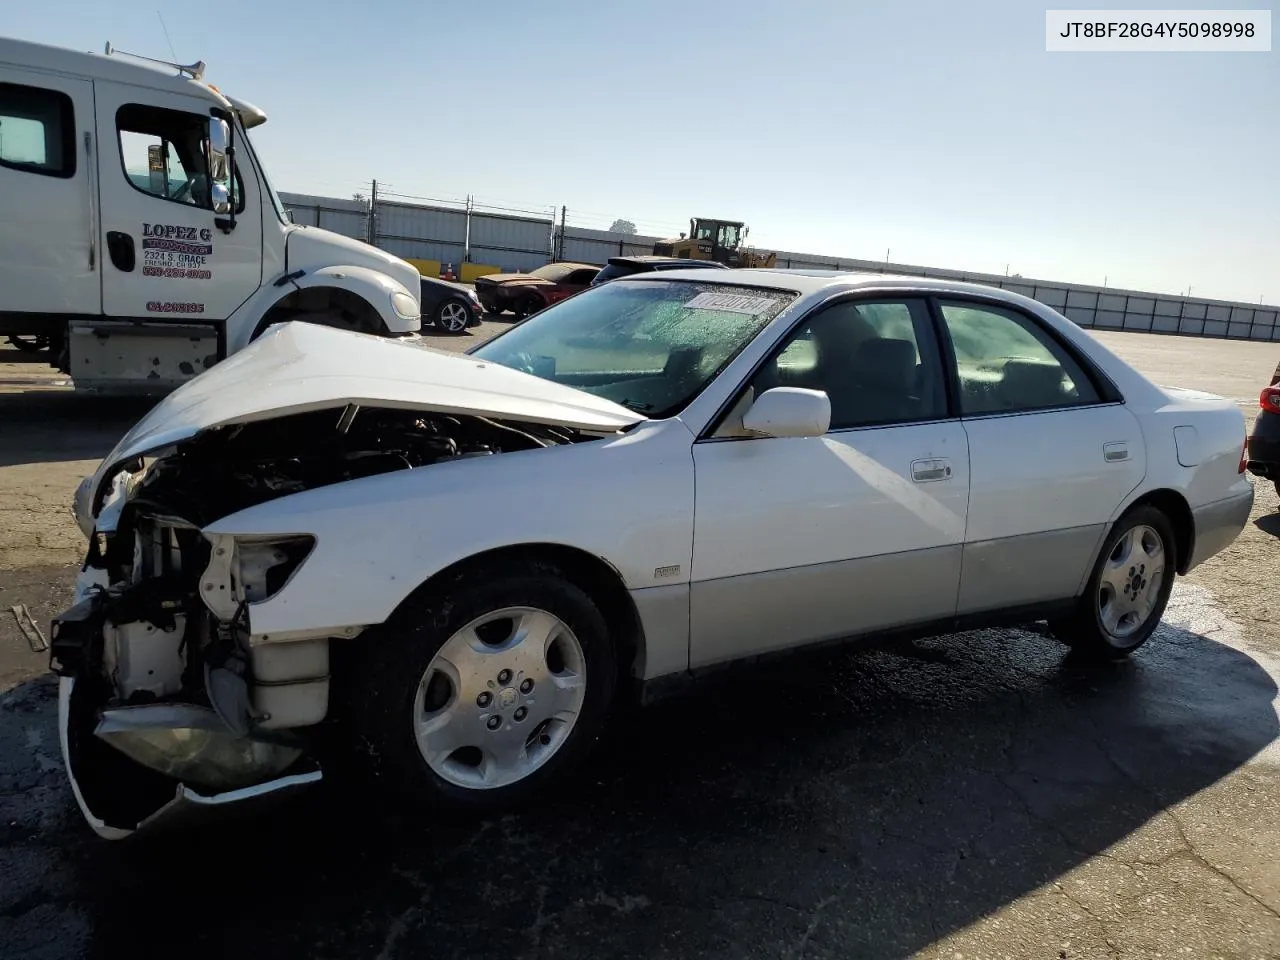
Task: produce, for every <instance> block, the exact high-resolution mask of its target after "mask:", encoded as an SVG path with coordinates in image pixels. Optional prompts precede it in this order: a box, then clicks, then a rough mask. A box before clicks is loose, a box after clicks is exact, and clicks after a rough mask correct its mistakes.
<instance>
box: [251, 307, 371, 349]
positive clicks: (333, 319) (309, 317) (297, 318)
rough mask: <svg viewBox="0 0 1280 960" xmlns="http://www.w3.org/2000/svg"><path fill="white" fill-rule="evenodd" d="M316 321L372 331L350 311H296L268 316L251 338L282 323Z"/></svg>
mask: <svg viewBox="0 0 1280 960" xmlns="http://www.w3.org/2000/svg"><path fill="white" fill-rule="evenodd" d="M290 322H297V323H314V324H316V325H317V326H321V327H333V328H335V329H337V330H351V331H354V332H356V333H371V332H372V331H371V330H368V329H367V325H366V324H364V323H361V322H360V318H359V317H354V316H352V315H351V314H348V313H294V314H283V315H278V316H276V317H274V318H272V317H271V316H269V315H268V316H267V317H266V318H264V319H263V321H262V323H260V324H259V325H258V329H257V330H255V331H254V332H253V336H252V337H250V338H249V342H250V343H252V342H253V341H254V340H257V339H258V338H259V337H260V336H262V335H263V334H264V333H266V332H267V331H268V330H270V329H271V328H272V327H274V326H278V325H279V324H281V323H290Z"/></svg>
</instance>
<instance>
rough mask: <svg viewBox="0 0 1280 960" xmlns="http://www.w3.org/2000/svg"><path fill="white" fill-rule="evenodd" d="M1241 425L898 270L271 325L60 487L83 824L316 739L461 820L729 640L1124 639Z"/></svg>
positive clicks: (540, 782)
mask: <svg viewBox="0 0 1280 960" xmlns="http://www.w3.org/2000/svg"><path fill="white" fill-rule="evenodd" d="M1244 443H1245V425H1244V419H1243V416H1242V415H1241V413H1240V411H1239V410H1238V409H1237V408H1236V407H1235V406H1234V405H1233V404H1232V403H1230V402H1227V401H1225V400H1222V399H1220V398H1217V397H1212V396H1209V395H1206V394H1202V393H1195V392H1190V391H1183V390H1177V389H1172V388H1163V387H1157V386H1154V385H1152V384H1151V383H1149V382H1148V381H1147V380H1145V379H1144V378H1143V377H1142V376H1140V375H1139V374H1138V373H1136V372H1135V371H1134V370H1132V369H1131V368H1130V367H1128V366H1127V365H1126V364H1125V363H1123V362H1122V361H1121V360H1119V359H1118V358H1117V357H1116V356H1115V355H1113V354H1112V353H1111V352H1109V351H1108V350H1107V349H1106V348H1105V347H1103V346H1102V345H1101V344H1099V343H1098V342H1097V341H1095V340H1094V339H1093V338H1091V337H1090V336H1089V335H1088V334H1086V333H1085V332H1083V331H1082V330H1080V329H1079V328H1077V327H1076V326H1075V325H1073V324H1072V323H1071V322H1070V321H1068V320H1066V319H1065V318H1063V317H1062V316H1060V315H1059V314H1057V313H1055V312H1054V311H1052V310H1050V309H1049V308H1047V307H1045V306H1043V305H1042V304H1039V303H1037V302H1035V301H1032V300H1029V299H1027V298H1025V297H1021V296H1017V295H1015V294H1011V293H1007V292H1003V291H1000V290H994V289H988V288H984V287H979V286H973V285H968V284H960V283H951V282H943V281H933V280H924V279H919V278H913V277H906V278H904V277H881V276H853V275H840V274H816V273H803V272H790V271H763V270H751V271H732V272H728V271H720V270H702V271H699V270H687V271H676V272H671V273H661V274H648V275H638V276H636V277H633V278H625V279H622V280H616V281H614V282H612V283H608V284H604V285H601V286H599V287H596V288H594V289H591V290H589V291H586V292H584V293H581V294H579V295H578V296H575V297H573V298H571V299H569V300H566V301H564V302H563V303H560V304H558V305H556V306H553V307H551V308H550V309H548V310H546V311H544V312H542V313H540V314H538V315H536V316H534V317H533V318H531V319H529V320H526V321H525V322H523V323H521V324H519V325H516V326H514V327H512V328H511V330H510V331H508V332H505V333H503V334H502V335H500V336H498V337H496V338H495V339H493V340H491V341H489V342H488V343H486V344H484V345H482V346H480V347H478V348H476V349H473V350H472V351H470V353H468V354H451V353H446V352H442V351H436V350H432V349H428V348H425V347H423V346H421V345H419V344H417V343H413V342H397V341H392V340H387V339H383V338H379V337H372V336H363V335H360V334H353V333H347V332H341V331H335V330H331V329H325V328H322V327H317V326H311V325H307V324H303V323H293V324H288V325H285V326H282V327H279V328H277V329H273V330H272V331H271V332H270V333H268V334H267V335H266V336H264V337H262V338H261V339H260V340H258V341H257V342H256V343H254V344H253V345H251V346H250V347H249V348H248V349H246V350H243V351H241V352H240V353H238V354H236V355H235V356H233V357H231V358H230V359H228V360H225V361H223V362H222V363H220V364H218V365H217V366H216V367H214V368H213V369H212V370H210V371H209V372H207V373H204V374H203V375H201V376H200V377H198V378H196V379H195V380H193V381H192V382H190V383H188V384H186V385H185V386H183V387H182V388H181V389H179V390H178V391H177V392H175V393H173V394H171V395H170V396H169V397H168V398H166V399H165V400H164V401H163V402H162V403H160V404H159V405H158V406H157V407H156V408H155V409H154V410H153V411H152V412H151V413H150V414H148V415H147V416H146V417H145V418H144V419H143V420H142V421H141V422H140V423H138V425H137V426H136V427H134V429H133V430H132V431H131V432H130V433H129V434H128V435H127V436H126V437H125V438H124V439H123V440H122V441H121V442H120V444H119V445H118V446H117V448H116V449H115V450H114V451H113V452H112V453H111V454H110V455H109V456H108V457H107V458H106V460H105V461H104V462H103V464H102V465H101V467H100V468H99V469H98V471H97V472H96V473H95V474H94V475H93V476H92V477H89V478H87V479H86V481H85V483H84V484H83V485H82V487H81V490H80V492H79V494H78V495H77V502H76V511H77V516H78V518H79V520H80V522H81V526H82V528H83V529H84V530H85V532H86V534H87V535H88V536H89V542H90V546H89V551H88V555H87V557H86V559H85V563H84V567H83V571H82V573H81V575H80V579H79V584H78V591H77V601H78V602H77V604H76V606H75V607H73V608H72V609H71V610H69V611H67V612H66V613H65V614H64V615H63V616H62V617H60V618H59V619H58V620H57V621H56V622H55V627H54V633H55V636H54V638H53V644H52V646H53V652H52V663H53V666H54V669H55V670H56V671H57V673H58V674H59V675H60V677H61V678H62V679H61V710H60V722H61V728H62V729H61V733H62V744H63V753H64V757H65V760H66V764H67V768H68V771H69V773H70V776H71V779H72V783H73V785H74V787H75V793H76V797H77V799H78V801H79V803H80V806H81V809H82V810H83V812H84V814H85V816H86V818H87V819H88V820H89V822H90V823H91V824H92V825H93V827H94V828H95V829H96V830H97V831H98V832H99V833H100V834H101V835H103V836H106V837H121V836H124V835H127V834H128V833H130V832H132V831H134V830H136V829H138V828H139V827H140V826H144V825H148V824H151V823H154V822H157V821H160V820H164V819H168V818H172V817H175V816H178V815H181V814H192V813H210V812H214V811H216V810H218V809H220V808H223V807H225V806H227V805H228V804H231V803H235V802H238V801H242V800H252V799H257V798H263V797H267V796H269V795H274V794H279V793H280V792H282V791H289V790H293V789H297V788H301V787H304V786H306V785H307V784H310V783H314V782H315V781H316V780H318V779H320V778H321V776H322V771H321V769H320V766H319V762H318V760H317V757H318V756H324V755H327V754H326V753H325V752H324V750H322V747H324V746H325V745H326V744H328V745H329V746H328V749H330V750H331V749H332V743H337V744H338V745H339V746H340V745H341V744H343V743H350V744H355V743H358V744H360V745H361V749H360V750H359V752H360V753H361V754H363V755H364V756H365V757H366V759H367V760H368V764H369V765H370V766H371V767H372V773H374V774H375V775H376V776H375V778H374V779H375V781H377V782H385V783H390V784H394V785H395V792H396V793H397V794H398V795H400V796H405V797H410V798H412V800H413V802H419V801H421V802H429V803H431V804H434V805H436V806H437V808H440V809H444V808H453V809H454V810H460V811H462V812H469V811H474V812H481V813H484V812H489V811H493V810H495V809H499V808H508V807H511V806H513V805H516V804H518V803H520V802H521V801H523V800H526V799H528V798H529V797H530V796H531V795H532V794H535V793H536V792H537V791H538V790H539V789H541V788H542V787H543V786H544V784H546V782H547V781H549V780H552V779H555V778H560V777H562V776H563V775H565V774H566V773H567V771H568V769H569V768H570V767H571V766H572V765H573V764H574V763H575V762H576V761H579V760H580V759H581V758H582V756H583V754H584V753H585V752H586V750H587V748H588V747H589V746H590V744H591V743H592V741H593V740H594V739H595V738H596V736H597V733H598V731H599V730H600V727H601V724H602V722H603V721H604V719H605V717H606V715H607V714H608V713H609V711H610V709H611V708H612V707H614V706H615V705H616V704H617V703H618V702H619V700H620V699H621V698H622V697H623V695H624V693H625V694H627V695H633V694H634V691H635V689H636V688H639V689H640V691H641V692H642V693H643V691H645V690H648V691H650V692H652V691H653V690H655V689H658V688H659V687H663V688H665V687H667V686H668V683H667V681H672V680H683V679H687V678H690V677H696V675H697V674H698V673H699V672H701V671H702V670H704V669H705V668H709V667H712V666H714V665H717V664H723V663H726V662H728V661H732V660H737V659H741V658H744V657H753V656H757V655H759V654H764V653H769V652H774V651H782V650H784V649H790V648H798V647H803V646H806V645H809V644H814V643H820V642H824V641H830V640H835V639H842V638H856V637H865V636H874V635H881V634H884V633H886V632H890V631H892V632H918V633H937V632H940V631H948V630H955V629H960V628H962V627H968V626H972V625H977V624H984V623H991V622H995V621H999V622H1006V623H1007V622H1019V621H1031V620H1037V619H1047V620H1048V621H1049V624H1050V626H1051V627H1052V630H1053V632H1054V633H1055V634H1056V636H1057V637H1058V638H1059V639H1060V640H1062V641H1063V642H1064V643H1066V644H1069V645H1070V646H1072V647H1074V648H1075V649H1076V650H1078V651H1080V652H1081V653H1082V654H1087V655H1091V656H1097V657H1104V658H1114V657H1122V656H1124V655H1127V654H1129V653H1131V652H1132V651H1134V650H1135V649H1136V648H1138V647H1139V646H1141V645H1142V643H1143V642H1145V641H1146V640H1147V639H1148V638H1149V637H1150V636H1151V634H1152V632H1153V631H1154V629H1155V627H1156V625H1157V624H1158V622H1159V620H1160V617H1161V615H1162V613H1163V611H1164V608H1165V603H1166V601H1167V600H1168V597H1169V591H1170V589H1171V588H1172V585H1173V580H1174V575H1175V574H1176V573H1186V572H1187V571H1188V570H1190V569H1191V568H1192V567H1194V566H1195V565H1196V564H1198V563H1200V562H1201V561H1203V560H1204V559H1205V558H1206V557H1209V556H1211V555H1212V554H1214V553H1217V552H1218V551H1220V550H1222V549H1223V548H1224V547H1226V546H1227V545H1228V544H1229V543H1230V542H1231V541H1232V539H1233V538H1234V537H1235V536H1236V535H1237V534H1238V533H1239V531H1240V530H1241V528H1242V527H1243V525H1244V524H1245V522H1246V519H1247V517H1248V515H1249V510H1250V506H1251V504H1252V500H1253V488H1252V486H1251V485H1250V482H1249V480H1248V479H1247V476H1246V474H1245V468H1244V463H1243V458H1242V454H1243V449H1244ZM331 721H332V722H331ZM338 755H341V754H338Z"/></svg>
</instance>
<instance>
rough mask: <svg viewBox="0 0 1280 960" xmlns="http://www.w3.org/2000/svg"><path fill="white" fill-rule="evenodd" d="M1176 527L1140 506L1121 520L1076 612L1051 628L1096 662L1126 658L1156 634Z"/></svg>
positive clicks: (1168, 581)
mask: <svg viewBox="0 0 1280 960" xmlns="http://www.w3.org/2000/svg"><path fill="white" fill-rule="evenodd" d="M1174 544H1175V541H1174V536H1173V527H1172V526H1171V525H1170V523H1169V519H1168V517H1166V516H1165V515H1164V514H1163V513H1162V512H1161V511H1159V510H1157V509H1156V508H1155V507H1151V506H1140V507H1137V508H1135V509H1133V510H1130V511H1129V512H1128V513H1126V514H1125V515H1124V516H1123V517H1121V518H1120V519H1119V520H1118V521H1117V522H1116V524H1115V526H1114V527H1113V528H1112V530H1111V533H1110V534H1109V535H1108V536H1107V539H1106V541H1105V542H1104V543H1103V547H1102V551H1101V553H1100V555H1099V556H1098V559H1097V561H1096V562H1095V564H1094V568H1093V573H1092V575H1091V576H1090V577H1089V584H1088V586H1087V587H1086V588H1085V591H1084V593H1083V594H1081V596H1080V599H1079V600H1078V601H1077V602H1076V607H1075V609H1074V610H1073V611H1072V612H1071V613H1070V614H1068V615H1067V616H1065V617H1062V618H1060V619H1057V620H1054V621H1052V622H1051V623H1050V627H1051V629H1052V630H1053V633H1054V635H1055V636H1057V638H1058V639H1059V640H1061V641H1062V642H1063V643H1066V644H1067V645H1068V646H1070V647H1072V648H1073V649H1075V650H1077V651H1079V652H1080V653H1082V654H1085V655H1088V656H1090V657H1095V658H1098V659H1109V660H1113V659H1117V658H1120V657H1126V656H1128V655H1129V654H1131V653H1133V651H1135V650H1137V649H1138V648H1139V647H1140V646H1142V645H1143V644H1144V643H1146V641H1147V639H1148V638H1149V637H1150V636H1151V634H1152V633H1154V632H1155V629H1156V627H1157V626H1159V625H1160V618H1161V617H1162V616H1164V609H1165V606H1166V605H1167V604H1168V602H1169V593H1170V591H1172V590H1173V579H1174V573H1175V566H1176V564H1175V560H1174Z"/></svg>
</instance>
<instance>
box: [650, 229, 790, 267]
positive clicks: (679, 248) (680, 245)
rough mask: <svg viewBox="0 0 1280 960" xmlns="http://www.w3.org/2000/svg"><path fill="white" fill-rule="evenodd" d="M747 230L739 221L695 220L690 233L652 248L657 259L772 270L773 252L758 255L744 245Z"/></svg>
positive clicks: (756, 251)
mask: <svg viewBox="0 0 1280 960" xmlns="http://www.w3.org/2000/svg"><path fill="white" fill-rule="evenodd" d="M749 230H750V228H748V227H747V226H745V225H744V224H743V223H742V221H741V220H712V219H710V218H708V217H694V218H692V219H690V221H689V234H688V236H685V235H684V234H683V233H682V234H680V236H678V237H675V238H672V239H670V240H659V241H658V242H657V243H655V244H654V245H653V252H654V254H655V255H657V256H666V257H680V258H682V259H685V260H714V261H715V262H716V263H723V264H724V265H725V266H727V267H774V266H777V264H778V255H777V254H776V253H761V252H760V251H758V250H753V249H752V248H750V247H748V246H746V245H745V242H746V239H747V233H748V232H749Z"/></svg>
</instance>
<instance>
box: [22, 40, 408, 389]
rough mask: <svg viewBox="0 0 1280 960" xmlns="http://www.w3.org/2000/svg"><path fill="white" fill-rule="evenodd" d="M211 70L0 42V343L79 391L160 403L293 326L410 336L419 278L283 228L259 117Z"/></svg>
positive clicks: (306, 232) (363, 248) (402, 266)
mask: <svg viewBox="0 0 1280 960" xmlns="http://www.w3.org/2000/svg"><path fill="white" fill-rule="evenodd" d="M126 57H128V59H126ZM204 69H205V65H204V64H203V63H196V64H192V65H190V66H181V65H178V64H167V63H164V62H162V61H151V60H147V58H140V57H139V58H133V57H131V55H120V54H118V53H116V52H115V51H113V50H112V49H111V47H110V45H109V44H108V46H107V50H106V53H105V54H101V55H100V54H91V53H79V52H75V51H70V50H62V49H59V48H56V47H49V46H44V45H41V44H35V43H27V42H24V41H18V40H12V39H8V38H0V336H3V335H8V334H22V335H36V336H44V337H47V338H48V339H49V341H50V342H51V344H52V351H51V355H52V358H53V363H54V365H55V366H57V367H59V369H61V370H63V371H64V372H66V373H68V374H70V376H71V378H72V380H73V382H74V383H75V385H76V387H77V388H82V387H89V388H95V389H103V390H127V391H130V392H132V391H137V390H142V391H147V392H153V391H155V392H164V391H166V390H169V389H172V388H173V387H175V386H177V385H179V384H180V383H182V382H183V381H185V380H188V379H190V378H192V377H194V376H196V375H197V374H199V373H200V372H202V371H203V370H205V369H207V368H208V367H209V366H211V365H213V364H214V363H217V362H219V361H220V360H222V359H223V358H225V357H226V356H228V355H230V354H232V353H234V352H235V351H237V350H239V349H241V348H242V347H244V346H245V345H246V344H248V343H249V342H250V341H251V340H253V339H254V338H255V337H256V336H258V335H259V334H260V333H262V332H263V331H264V330H265V329H266V328H267V327H269V326H271V325H273V324H276V323H280V322H286V321H289V320H303V321H307V322H312V323H320V324H324V325H327V326H336V327H342V328H346V329H351V330H357V331H361V332H365V333H372V334H380V335H386V336H401V335H407V334H412V333H414V332H416V331H417V330H418V329H419V327H420V316H419V312H420V309H419V308H420V304H419V293H418V289H419V285H418V271H417V270H416V269H415V268H414V267H413V266H412V265H411V264H408V263H406V262H405V261H403V260H401V259H399V258H397V257H394V256H391V255H390V254H387V253H385V252H383V251H381V250H378V249H377V248H376V247H373V246H371V245H369V244H366V243H362V242H360V241H357V240H352V239H349V238H347V237H343V236H341V235H338V234H335V233H331V232H329V231H327V230H321V229H318V228H315V227H302V226H299V225H296V224H294V223H292V221H291V218H290V217H289V215H288V213H287V212H286V211H285V209H284V206H283V205H282V204H281V202H280V199H279V197H278V196H277V194H276V192H275V190H274V189H273V188H272V186H271V183H270V181H269V180H268V179H267V175H266V171H265V170H264V168H263V166H262V163H261V161H260V159H259V157H258V155H257V153H256V152H255V151H254V149H253V144H252V142H251V141H250V138H249V131H250V130H251V129H253V128H254V127H257V126H259V125H260V124H262V123H264V122H265V121H266V115H265V114H264V113H263V112H262V111H261V110H259V109H258V108H257V107H254V106H253V105H251V104H249V103H246V102H244V101H241V100H237V99H235V98H232V97H228V96H226V95H225V94H223V93H222V92H221V91H220V90H218V88H217V87H214V86H211V85H210V84H207V83H205V82H204Z"/></svg>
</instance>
